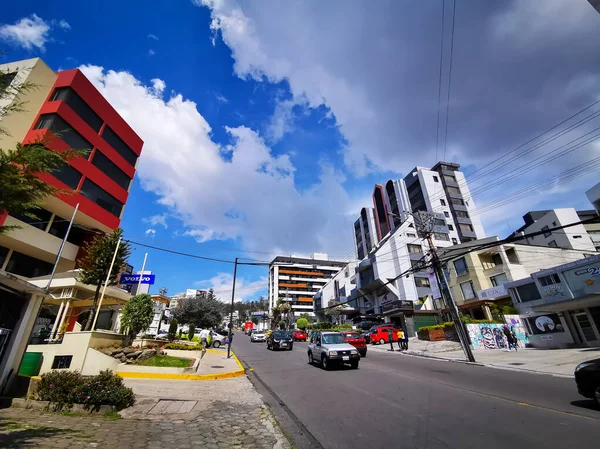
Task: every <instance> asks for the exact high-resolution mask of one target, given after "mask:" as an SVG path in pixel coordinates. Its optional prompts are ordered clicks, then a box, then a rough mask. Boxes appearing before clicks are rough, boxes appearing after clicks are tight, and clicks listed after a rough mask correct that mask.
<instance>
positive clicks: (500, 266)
mask: <svg viewBox="0 0 600 449" xmlns="http://www.w3.org/2000/svg"><path fill="white" fill-rule="evenodd" d="M498 241H499V238H498V237H497V236H494V237H488V238H485V239H480V240H474V241H471V242H468V243H463V244H460V245H455V246H452V247H450V248H446V249H443V250H440V251H439V255H440V258H442V259H443V260H446V261H447V272H446V273H447V276H448V286H449V287H450V291H451V293H452V297H453V298H454V300H455V302H456V304H457V306H458V308H459V310H460V311H461V312H462V313H463V314H465V315H470V316H471V317H472V318H475V319H480V320H491V319H492V311H491V309H492V308H495V307H498V308H499V309H501V307H502V306H505V305H512V300H511V297H510V294H509V293H508V291H507V290H506V288H505V284H507V283H510V282H513V281H516V280H519V279H523V278H527V277H529V275H531V274H532V273H536V272H537V271H539V270H543V269H547V268H550V267H553V266H556V265H557V264H562V263H568V262H573V261H576V260H579V259H584V258H585V257H590V256H592V255H594V252H593V251H590V252H589V253H586V252H583V251H577V250H570V249H562V248H553V247H539V246H530V245H526V244H519V243H507V244H502V245H500V244H499V245H498V246H492V247H490V248H485V249H479V250H478V249H475V248H477V247H478V246H480V245H489V244H491V245H493V244H494V242H498ZM472 248H473V249H472ZM453 255H456V256H457V257H455V258H453V257H452V256H453ZM442 312H446V313H448V309H447V308H446V306H444V307H443V308H442Z"/></svg>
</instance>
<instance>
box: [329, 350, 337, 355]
mask: <svg viewBox="0 0 600 449" xmlns="http://www.w3.org/2000/svg"><path fill="white" fill-rule="evenodd" d="M329 355H337V351H329Z"/></svg>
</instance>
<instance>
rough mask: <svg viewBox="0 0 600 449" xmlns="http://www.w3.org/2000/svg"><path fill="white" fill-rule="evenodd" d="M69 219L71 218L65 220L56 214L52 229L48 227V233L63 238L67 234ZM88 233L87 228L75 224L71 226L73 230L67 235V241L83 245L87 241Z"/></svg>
mask: <svg viewBox="0 0 600 449" xmlns="http://www.w3.org/2000/svg"><path fill="white" fill-rule="evenodd" d="M69 221H70V220H65V219H64V218H62V217H59V216H58V215H55V216H54V219H53V220H52V224H51V225H50V229H48V234H51V235H54V236H55V237H58V238H59V239H61V240H62V239H63V238H65V235H66V234H67V228H68V227H69ZM87 234H88V232H87V231H86V230H85V229H83V228H80V227H78V226H77V225H74V226H72V227H71V231H70V232H69V236H68V237H67V242H69V243H72V244H73V245H77V246H81V245H82V244H83V242H84V241H85V237H86V235H87Z"/></svg>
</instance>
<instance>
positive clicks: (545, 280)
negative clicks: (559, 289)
mask: <svg viewBox="0 0 600 449" xmlns="http://www.w3.org/2000/svg"><path fill="white" fill-rule="evenodd" d="M539 281H540V285H541V286H542V287H545V286H547V285H554V284H560V278H559V277H558V274H556V273H554V274H550V275H548V276H542V277H541V278H539Z"/></svg>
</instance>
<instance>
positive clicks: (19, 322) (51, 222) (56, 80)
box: [0, 58, 143, 382]
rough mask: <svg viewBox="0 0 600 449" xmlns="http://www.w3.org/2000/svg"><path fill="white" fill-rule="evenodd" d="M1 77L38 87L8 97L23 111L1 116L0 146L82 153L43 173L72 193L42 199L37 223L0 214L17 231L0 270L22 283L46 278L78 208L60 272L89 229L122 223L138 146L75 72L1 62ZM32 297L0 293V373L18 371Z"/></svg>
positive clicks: (70, 264) (3, 246) (4, 247)
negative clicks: (43, 146)
mask: <svg viewBox="0 0 600 449" xmlns="http://www.w3.org/2000/svg"><path fill="white" fill-rule="evenodd" d="M0 73H2V74H3V75H2V76H4V77H6V78H5V79H7V80H8V81H10V86H11V90H15V91H18V87H19V86H20V85H22V84H23V83H26V82H30V83H33V84H35V85H36V88H35V89H32V90H29V91H27V92H21V93H19V94H16V95H15V96H14V97H13V98H9V99H6V102H8V103H9V104H10V102H22V103H23V109H24V110H23V111H19V112H13V113H10V114H7V115H5V116H3V117H1V118H0V120H1V121H0V126H2V127H3V128H4V129H6V131H7V132H8V134H7V135H0V148H3V149H11V148H15V146H16V144H17V143H24V144H27V143H32V142H35V141H38V140H42V139H44V141H45V142H47V144H46V145H47V147H48V148H49V149H50V150H54V151H62V150H66V149H69V148H72V149H77V150H82V151H84V154H83V155H82V156H81V157H78V158H76V159H74V160H71V161H70V162H69V163H68V164H67V165H65V166H64V167H63V168H61V169H59V170H57V171H55V172H53V173H52V174H44V175H43V176H42V178H43V180H44V181H46V182H48V183H49V184H51V185H53V186H55V187H57V188H58V189H62V190H67V189H71V190H73V191H74V193H73V194H70V195H62V194H61V195H57V196H55V197H48V198H46V200H45V201H44V204H43V206H42V209H41V210H39V211H36V215H37V218H36V219H32V218H31V217H26V216H23V215H18V214H14V213H11V211H1V212H0V224H3V225H7V226H18V227H19V229H15V230H11V231H10V232H7V233H5V234H3V235H0V273H8V276H9V278H10V277H11V276H12V277H16V278H19V279H23V280H28V279H31V278H36V277H43V276H46V275H48V274H49V273H50V272H51V271H52V268H53V266H54V262H55V259H56V256H57V254H58V251H59V247H60V246H61V243H62V239H63V238H64V236H65V234H66V231H67V227H68V223H69V220H70V218H71V216H72V214H73V212H74V210H75V207H76V206H77V205H79V209H78V213H77V215H76V216H75V220H74V227H73V229H71V232H70V234H69V236H68V238H67V241H66V242H65V245H64V249H63V252H62V255H61V258H60V260H58V263H57V272H58V273H61V272H66V271H69V270H73V269H74V268H76V265H77V260H78V259H79V258H81V256H82V253H81V246H82V244H83V243H84V242H85V241H86V240H88V239H90V238H91V237H92V236H93V233H90V232H88V230H91V231H94V232H97V231H100V232H110V231H112V230H114V229H116V228H117V227H118V226H119V224H120V221H121V217H122V214H123V209H124V207H125V204H126V203H127V198H128V196H129V189H130V187H131V181H132V180H133V177H134V175H135V171H136V165H137V161H138V158H139V156H140V153H141V151H142V146H143V142H142V140H141V139H140V137H139V136H138V135H137V134H136V133H135V131H134V130H133V129H132V128H131V127H130V126H129V125H128V124H127V123H126V122H125V120H124V119H123V118H122V117H121V116H120V115H119V114H118V113H117V112H116V111H115V109H114V108H113V107H112V106H111V105H110V104H109V103H108V101H107V100H106V99H105V98H104V97H103V96H102V95H101V94H100V92H98V90H96V88H95V87H94V86H93V85H92V83H91V82H90V81H89V80H88V79H87V78H86V77H85V75H84V74H83V73H82V72H81V71H80V70H78V69H74V70H65V71H60V72H54V71H53V70H51V69H50V68H49V67H48V66H47V65H46V64H45V63H44V62H43V61H42V60H41V59H39V58H34V59H28V60H24V61H18V62H14V63H8V64H2V65H0ZM13 87H14V88H15V89H12V88H13ZM11 279H12V278H11ZM3 285H4V284H3ZM32 298H34V296H27V295H22V294H21V291H15V290H13V289H4V288H2V289H0V317H1V318H2V320H0V321H1V322H0V327H1V328H2V329H0V334H2V335H3V338H2V340H3V344H2V345H1V346H3V347H4V349H3V351H2V354H1V355H0V373H2V372H6V371H5V370H10V369H15V370H16V369H18V363H19V362H20V355H19V354H22V352H23V351H24V349H25V345H26V340H25V341H24V340H23V338H25V339H26V338H27V336H28V335H29V334H30V332H31V329H32V328H33V326H34V320H35V317H36V315H37V313H38V310H39V307H40V305H41V304H39V303H36V304H33V303H32V302H31V301H32V300H33V299H32ZM17 337H19V338H17ZM17 340H18V341H17ZM11 351H16V352H18V353H19V354H17V355H16V356H15V354H11ZM7 361H10V364H12V365H11V366H8V365H7ZM15 364H16V365H15ZM4 380H5V379H4V378H2V379H0V382H3V381H4Z"/></svg>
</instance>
